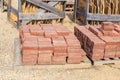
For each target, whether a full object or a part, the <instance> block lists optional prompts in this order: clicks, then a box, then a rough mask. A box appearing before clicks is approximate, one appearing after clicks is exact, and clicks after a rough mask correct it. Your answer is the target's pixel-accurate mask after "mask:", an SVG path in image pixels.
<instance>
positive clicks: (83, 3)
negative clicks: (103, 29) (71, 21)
mask: <svg viewBox="0 0 120 80" xmlns="http://www.w3.org/2000/svg"><path fill="white" fill-rule="evenodd" d="M76 4H77V6H76V7H75V11H76V12H75V13H76V17H77V19H79V20H80V21H82V22H83V23H84V24H92V25H96V24H97V25H99V24H100V23H101V22H102V21H113V22H120V15H119V14H120V11H119V10H120V6H119V5H120V0H76Z"/></svg>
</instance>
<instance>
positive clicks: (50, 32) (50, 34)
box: [45, 30, 58, 38]
mask: <svg viewBox="0 0 120 80" xmlns="http://www.w3.org/2000/svg"><path fill="white" fill-rule="evenodd" d="M57 36H58V34H57V32H56V31H54V30H45V37H46V38H51V37H57Z"/></svg>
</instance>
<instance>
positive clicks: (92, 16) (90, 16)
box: [87, 13, 120, 22]
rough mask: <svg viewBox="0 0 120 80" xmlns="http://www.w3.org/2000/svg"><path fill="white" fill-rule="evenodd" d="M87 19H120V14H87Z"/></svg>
mask: <svg viewBox="0 0 120 80" xmlns="http://www.w3.org/2000/svg"><path fill="white" fill-rule="evenodd" d="M87 20H94V21H118V22H119V21H120V15H112V14H93V13H88V14H87Z"/></svg>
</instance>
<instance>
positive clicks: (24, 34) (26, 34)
mask: <svg viewBox="0 0 120 80" xmlns="http://www.w3.org/2000/svg"><path fill="white" fill-rule="evenodd" d="M28 36H31V34H30V33H23V37H28Z"/></svg>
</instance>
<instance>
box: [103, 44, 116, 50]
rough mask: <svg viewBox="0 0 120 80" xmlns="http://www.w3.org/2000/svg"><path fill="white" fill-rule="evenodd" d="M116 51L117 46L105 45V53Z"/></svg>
mask: <svg viewBox="0 0 120 80" xmlns="http://www.w3.org/2000/svg"><path fill="white" fill-rule="evenodd" d="M111 51H117V45H106V46H105V52H111Z"/></svg>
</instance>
